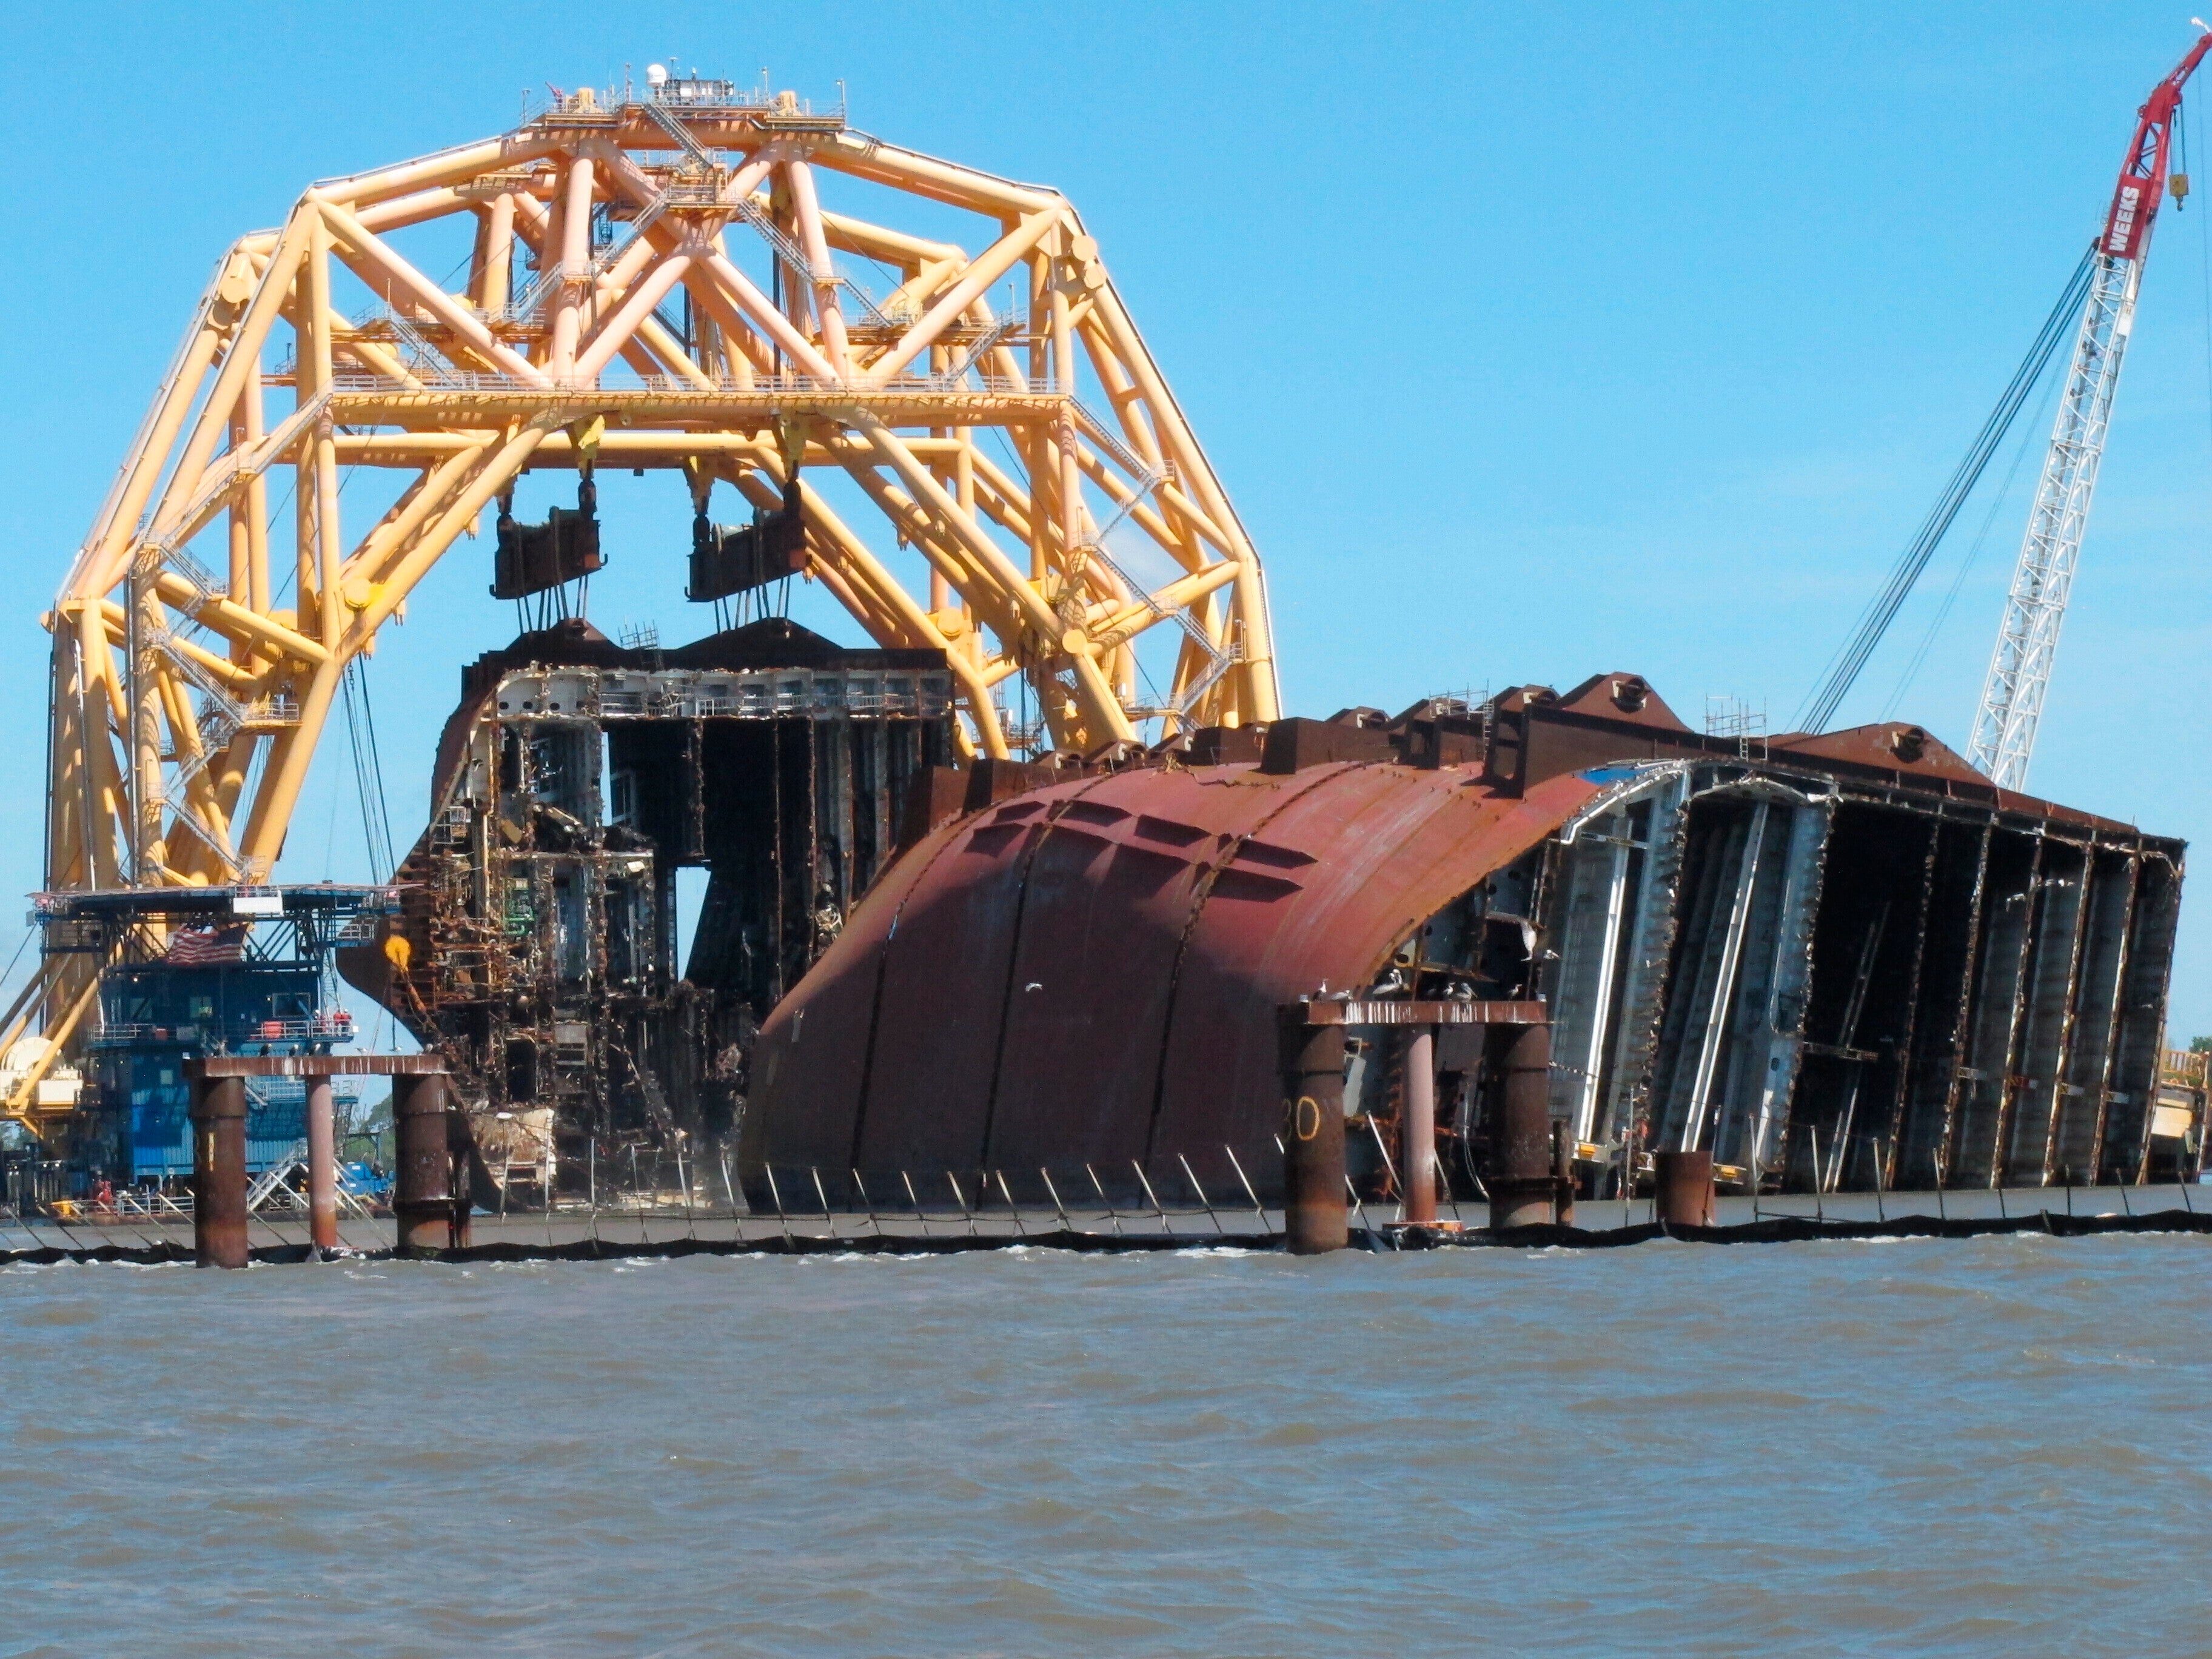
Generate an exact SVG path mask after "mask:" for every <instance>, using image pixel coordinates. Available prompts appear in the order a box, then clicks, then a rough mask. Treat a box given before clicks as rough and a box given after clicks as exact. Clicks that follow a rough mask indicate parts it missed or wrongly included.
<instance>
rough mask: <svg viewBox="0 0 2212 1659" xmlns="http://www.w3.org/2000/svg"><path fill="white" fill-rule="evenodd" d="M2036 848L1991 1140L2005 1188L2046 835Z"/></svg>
mask: <svg viewBox="0 0 2212 1659" xmlns="http://www.w3.org/2000/svg"><path fill="white" fill-rule="evenodd" d="M2034 842H2035V851H2034V854H2033V856H2032V857H2031V858H2030V860H2029V862H2028V866H2027V921H2026V923H2025V924H2024V925H2023V926H2022V927H2021V933H2020V960H2019V965H2018V968H2017V969H2016V970H2015V974H2014V975H2013V993H2012V1021H2011V1024H2009V1026H2008V1028H2007V1030H2006V1034H2005V1048H2004V1056H2003V1059H2002V1062H2001V1064H2000V1066H1999V1069H1998V1074H1997V1111H1996V1130H1995V1133H1994V1134H1993V1136H1992V1138H1991V1140H1990V1186H1991V1187H1993V1188H2002V1186H2003V1185H2004V1181H2005V1176H2006V1175H2007V1174H2008V1173H2009V1167H2008V1166H2009V1165H2010V1164H2011V1161H2012V1160H2011V1159H2010V1158H2009V1157H2008V1155H2007V1154H2008V1151H2009V1147H2010V1143H2011V1139H2012V1122H2013V1115H2014V1113H2015V1110H2017V1109H2018V1107H2019V1104H2020V1086H2021V1080H2022V1079H2021V1077H2020V1075H2019V1066H2020V1047H2021V1037H2022V1036H2024V1035H2026V1032H2027V1007H2028V1003H2029V1001H2030V1000H2032V995H2033V991H2032V987H2031V986H2030V984H2029V981H2028V973H2029V970H2030V968H2031V967H2032V965H2033V963H2034V960H2035V951H2036V946H2037V944H2038V942H2039V934H2040V933H2041V932H2042V923H2043V836H2041V835H2040V834H2038V835H2037V836H2035V837H2034Z"/></svg>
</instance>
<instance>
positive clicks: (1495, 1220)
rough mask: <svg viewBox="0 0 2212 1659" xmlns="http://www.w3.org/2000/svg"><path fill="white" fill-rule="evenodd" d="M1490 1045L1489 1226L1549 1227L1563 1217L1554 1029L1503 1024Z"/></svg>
mask: <svg viewBox="0 0 2212 1659" xmlns="http://www.w3.org/2000/svg"><path fill="white" fill-rule="evenodd" d="M1491 1042H1492V1048H1491V1054H1492V1063H1493V1065H1494V1066H1495V1067H1496V1069H1497V1071H1498V1077H1499V1083H1498V1097H1497V1102H1498V1103H1497V1108H1496V1112H1497V1115H1496V1117H1495V1118H1494V1119H1493V1124H1494V1127H1493V1128H1492V1132H1491V1139H1490V1147H1491V1152H1490V1157H1491V1173H1490V1177H1489V1187H1490V1225H1492V1227H1530V1226H1543V1225H1549V1224H1550V1223H1551V1222H1553V1221H1554V1220H1556V1219H1557V1218H1558V1214H1559V1210H1558V1194H1559V1184H1558V1180H1557V1177H1556V1176H1555V1174H1554V1170H1553V1151H1552V1148H1553V1139H1552V1108H1551V1071H1552V1028H1551V1027H1550V1026H1549V1025H1541V1024H1528V1025H1509V1026H1504V1027H1502V1028H1499V1029H1498V1030H1495V1031H1494V1032H1493V1034H1492V1039H1491Z"/></svg>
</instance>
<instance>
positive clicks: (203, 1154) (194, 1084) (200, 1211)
mask: <svg viewBox="0 0 2212 1659" xmlns="http://www.w3.org/2000/svg"><path fill="white" fill-rule="evenodd" d="M191 1101H192V1104H191V1112H192V1257H193V1260H194V1261H197V1263H198V1264H199V1265H200V1266H201V1267H244V1266H245V1265H246V1079H244V1078H237V1077H216V1078H210V1077H198V1076H196V1077H192V1078H191Z"/></svg>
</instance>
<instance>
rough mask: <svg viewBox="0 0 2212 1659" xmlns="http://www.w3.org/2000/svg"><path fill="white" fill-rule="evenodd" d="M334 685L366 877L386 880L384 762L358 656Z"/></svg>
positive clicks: (388, 821)
mask: <svg viewBox="0 0 2212 1659" xmlns="http://www.w3.org/2000/svg"><path fill="white" fill-rule="evenodd" d="M338 684H339V687H340V690H342V691H343V695H344V698H345V723H346V738H347V741H348V743H349V744H350V746H351V748H352V750H353V781H354V790H355V793H356V794H357V795H358V796H359V797H360V801H361V826H362V839H363V841H364V842H367V844H368V864H369V878H370V879H371V880H372V881H380V882H381V881H389V880H391V879H392V875H393V873H394V872H395V871H396V869H397V867H398V860H397V859H396V857H395V855H394V852H393V848H392V812H391V809H390V807H389V806H388V805H386V798H385V793H384V761H383V757H382V756H381V755H380V754H379V753H378V751H377V746H376V716H375V714H374V710H372V709H371V708H370V707H369V702H368V672H367V671H365V670H364V669H363V668H362V660H361V659H360V658H359V657H351V658H349V659H347V661H346V665H345V669H344V671H343V673H342V674H341V676H340V677H339V681H338Z"/></svg>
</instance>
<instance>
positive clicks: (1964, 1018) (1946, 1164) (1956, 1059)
mask: <svg viewBox="0 0 2212 1659" xmlns="http://www.w3.org/2000/svg"><path fill="white" fill-rule="evenodd" d="M1980 830H1981V847H1980V850H1979V852H1978V854H1976V856H1975V859H1974V884H1973V887H1972V896H1970V898H1969V899H1968V901H1967V904H1966V972H1965V973H1964V974H1963V975H1961V976H1960V981H1959V1007H1958V1019H1957V1021H1956V1023H1955V1024H1954V1025H1953V1027H1952V1031H1951V1064H1950V1066H1949V1068H1948V1070H1949V1073H1950V1076H1949V1081H1948V1084H1947V1085H1945V1088H1944V1091H1943V1123H1942V1129H1941V1131H1940V1132H1939V1133H1938V1134H1937V1136H1936V1145H1935V1154H1934V1155H1935V1161H1936V1184H1937V1185H1938V1186H1939V1187H1940V1186H1941V1185H1942V1182H1943V1181H1944V1180H1945V1178H1946V1177H1947V1176H1948V1175H1949V1174H1950V1172H1951V1171H1952V1170H1956V1169H1957V1168H1958V1167H1959V1147H1958V1137H1959V1134H1960V1131H1961V1128H1962V1126H1961V1125H1960V1121H1959V1085H1960V1081H1961V1079H1960V1076H1959V1073H1960V1069H1961V1068H1962V1067H1963V1066H1965V1065H1966V1059H1967V1055H1968V1053H1969V1045H1970V1044H1971V1042H1972V1036H1973V1032H1972V1022H1973V1017H1974V984H1975V981H1976V980H1977V979H1978V976H1979V969H1980V968H1981V966H1982V954H1983V945H1984V944H1985V943H1986V941H1985V940H1984V938H1983V934H1982V904H1983V901H1984V899H1985V898H1987V897H1988V896H1989V886H1990V843H1991V842H1992V840H1993V839H1994V837H1995V836H1996V826H1995V824H1994V823H1991V822H1989V821H1987V820H1985V821H1984V823H1982V824H1981V825H1980Z"/></svg>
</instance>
